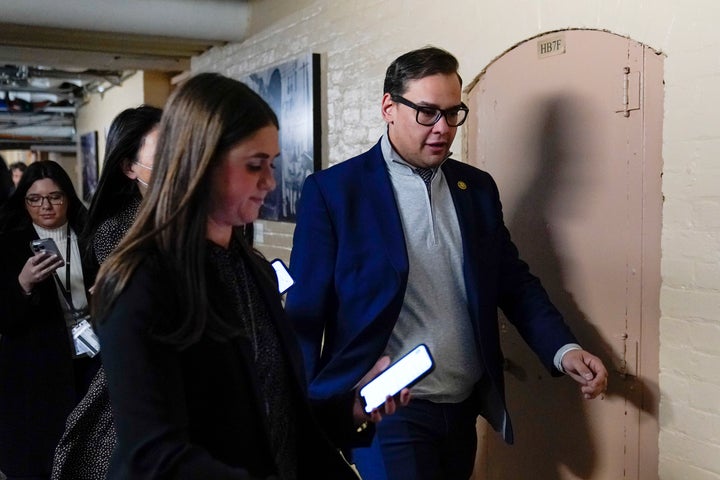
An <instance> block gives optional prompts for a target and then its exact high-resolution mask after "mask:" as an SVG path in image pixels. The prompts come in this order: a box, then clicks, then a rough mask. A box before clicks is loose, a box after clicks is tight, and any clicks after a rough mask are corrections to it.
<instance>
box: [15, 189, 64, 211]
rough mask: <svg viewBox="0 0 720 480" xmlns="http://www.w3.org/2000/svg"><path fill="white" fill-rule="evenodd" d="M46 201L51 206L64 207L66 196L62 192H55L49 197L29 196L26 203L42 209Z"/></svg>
mask: <svg viewBox="0 0 720 480" xmlns="http://www.w3.org/2000/svg"><path fill="white" fill-rule="evenodd" d="M45 200H47V201H48V203H49V204H50V205H62V204H63V203H65V194H64V193H62V192H53V193H51V194H49V195H28V196H27V197H25V203H27V204H28V205H30V206H31V207H42V204H43V202H44V201H45Z"/></svg>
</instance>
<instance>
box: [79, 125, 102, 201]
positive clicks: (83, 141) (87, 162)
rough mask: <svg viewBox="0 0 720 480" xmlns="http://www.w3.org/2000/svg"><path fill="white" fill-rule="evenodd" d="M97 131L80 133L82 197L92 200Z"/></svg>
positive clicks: (96, 172) (96, 166)
mask: <svg viewBox="0 0 720 480" xmlns="http://www.w3.org/2000/svg"><path fill="white" fill-rule="evenodd" d="M97 139H98V133H97V132H96V131H95V132H89V133H85V134H83V135H80V161H81V162H82V198H83V200H85V201H86V202H90V200H92V197H93V195H94V194H95V190H97V183H98V154H97Z"/></svg>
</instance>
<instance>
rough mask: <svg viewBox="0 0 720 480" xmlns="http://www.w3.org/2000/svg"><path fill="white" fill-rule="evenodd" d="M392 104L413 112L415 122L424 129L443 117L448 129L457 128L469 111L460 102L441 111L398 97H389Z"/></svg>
mask: <svg viewBox="0 0 720 480" xmlns="http://www.w3.org/2000/svg"><path fill="white" fill-rule="evenodd" d="M390 98H391V99H392V100H393V102H397V103H402V104H403V105H405V106H407V107H410V108H412V109H413V110H415V121H416V122H417V123H419V124H420V125H423V126H425V127H432V126H433V125H435V124H436V123H437V122H438V121H440V118H442V117H445V121H446V122H447V124H448V126H449V127H459V126H460V125H462V124H463V123H464V122H465V120H466V119H467V114H468V112H469V111H470V109H469V108H468V107H467V105H465V104H464V103H462V102H460V105H458V106H457V107H452V108H448V109H447V110H442V109H440V108H433V107H425V106H422V105H418V104H416V103H413V102H411V101H410V100H408V99H406V98H404V97H401V96H400V95H391V96H390Z"/></svg>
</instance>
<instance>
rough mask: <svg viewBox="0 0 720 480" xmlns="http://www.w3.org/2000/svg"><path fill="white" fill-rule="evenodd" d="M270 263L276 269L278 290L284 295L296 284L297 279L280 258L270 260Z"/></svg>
mask: <svg viewBox="0 0 720 480" xmlns="http://www.w3.org/2000/svg"><path fill="white" fill-rule="evenodd" d="M270 265H272V267H273V268H274V269H275V275H277V279H278V291H279V292H280V295H282V294H283V293H285V292H287V290H288V288H290V287H292V286H293V285H294V284H295V280H293V278H292V277H291V276H290V272H288V269H287V267H286V266H285V263H284V262H283V261H282V260H280V259H279V258H276V259H275V260H273V261H272V262H270Z"/></svg>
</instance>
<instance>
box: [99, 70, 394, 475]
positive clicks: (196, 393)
mask: <svg viewBox="0 0 720 480" xmlns="http://www.w3.org/2000/svg"><path fill="white" fill-rule="evenodd" d="M279 153H280V152H279V144H278V121H277V118H276V116H275V114H274V113H273V112H272V110H271V109H270V107H269V106H268V105H267V104H266V103H265V102H264V101H263V100H262V99H261V98H260V97H259V96H258V95H257V94H255V93H254V92H253V91H252V90H250V89H249V88H248V87H247V86H245V85H244V84H242V83H240V82H237V81H235V80H232V79H229V78H226V77H223V76H221V75H217V74H209V73H206V74H200V75H197V76H195V77H193V78H191V79H189V80H187V81H186V82H185V83H184V84H183V85H182V86H180V87H179V89H178V90H177V91H176V92H175V93H174V94H173V95H172V96H171V98H170V100H169V101H168V103H167V105H166V107H165V111H164V113H163V117H162V120H161V123H160V134H159V138H158V145H157V152H156V158H155V163H154V167H153V168H154V171H153V176H152V179H151V183H150V188H149V191H148V194H147V197H146V199H145V203H144V205H143V208H142V209H141V211H140V214H139V216H138V218H137V220H136V222H135V224H134V225H133V227H132V228H131V230H130V231H129V233H128V234H127V236H126V237H125V238H124V239H123V241H122V242H121V243H120V245H119V246H118V249H117V250H116V251H115V253H113V254H111V256H110V257H109V258H108V259H107V260H106V262H105V263H104V264H103V265H102V267H101V269H100V272H99V275H98V279H97V283H96V290H95V295H94V297H93V313H94V318H95V319H96V321H97V330H98V334H99V336H100V340H101V345H102V349H103V365H104V368H105V371H106V374H107V380H108V387H109V391H110V400H111V403H112V406H113V413H114V415H115V423H116V428H117V434H118V444H117V447H116V449H115V452H114V455H113V459H112V462H111V465H110V470H109V472H108V478H111V479H112V478H133V479H143V478H227V479H231V478H238V479H240V478H242V479H247V478H281V479H333V480H338V479H343V478H356V476H355V474H354V473H353V472H352V470H350V468H349V466H348V465H347V463H346V462H345V461H344V460H343V459H342V457H341V456H340V455H339V453H338V451H337V449H336V448H334V447H333V445H331V444H330V443H329V440H328V437H327V436H326V435H325V433H324V432H323V431H322V430H321V429H320V427H319V425H318V423H317V422H316V421H315V417H314V415H313V414H312V413H311V408H310V405H309V404H308V400H307V397H306V393H305V380H304V377H303V373H302V359H301V353H300V351H299V349H298V347H297V344H296V340H295V337H294V334H293V331H292V327H291V326H290V325H289V324H288V323H287V321H286V319H285V317H284V312H283V310H282V305H281V300H280V294H279V293H278V291H277V279H276V277H275V275H274V271H273V270H272V267H270V265H269V264H268V262H267V261H265V259H264V258H262V257H261V256H260V255H259V254H258V253H257V252H255V251H253V250H252V249H251V248H250V247H249V246H248V245H247V243H246V242H245V241H244V240H243V238H242V235H241V233H240V229H241V228H242V226H243V225H246V224H249V223H251V222H253V221H254V220H255V219H256V218H257V216H258V214H259V210H260V206H261V205H262V203H263V200H264V198H265V196H266V195H267V193H268V192H270V191H271V190H272V189H273V188H275V180H274V177H273V168H274V162H275V159H276V157H277V156H278V155H279ZM355 400H357V399H355ZM351 401H352V399H351ZM354 407H355V404H350V405H349V406H348V415H347V417H348V418H351V417H353V415H352V414H351V413H350V412H351V411H352V410H353V408H354ZM393 408H394V406H393V405H392V403H391V405H390V408H389V409H388V410H390V411H392V409H393ZM377 418H378V414H377V413H376V415H375V416H373V417H372V419H375V420H377ZM366 419H370V417H368V418H366ZM357 420H360V421H362V420H363V419H362V418H358V419H357ZM356 423H357V422H356ZM344 427H347V429H348V430H351V431H352V432H354V431H355V429H354V428H353V427H354V425H353V422H349V424H348V425H346V426H345V425H339V426H338V425H335V428H344Z"/></svg>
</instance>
